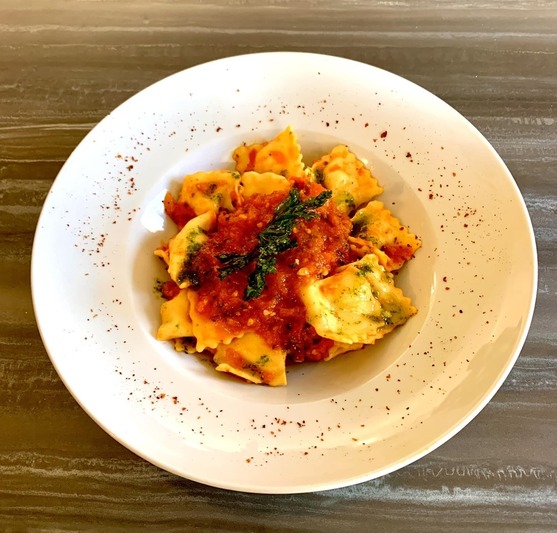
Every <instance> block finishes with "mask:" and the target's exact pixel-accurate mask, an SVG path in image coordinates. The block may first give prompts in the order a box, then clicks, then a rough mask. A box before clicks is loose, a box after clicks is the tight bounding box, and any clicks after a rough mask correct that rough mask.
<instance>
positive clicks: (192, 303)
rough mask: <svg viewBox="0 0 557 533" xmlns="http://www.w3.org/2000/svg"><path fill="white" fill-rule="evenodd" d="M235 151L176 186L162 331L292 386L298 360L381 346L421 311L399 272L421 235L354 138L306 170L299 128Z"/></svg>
mask: <svg viewBox="0 0 557 533" xmlns="http://www.w3.org/2000/svg"><path fill="white" fill-rule="evenodd" d="M232 159H233V162H234V165H235V169H234V170H217V171H199V172H196V173H193V174H190V175H187V176H185V177H184V179H183V183H182V185H181V189H180V191H179V195H178V196H177V197H174V196H173V195H172V194H171V193H167V194H166V197H165V199H164V208H165V212H166V214H167V215H168V217H169V218H170V219H171V220H172V221H173V222H174V223H175V224H176V226H177V233H176V234H175V235H174V236H173V237H172V238H171V239H170V240H169V241H168V242H167V243H164V244H162V245H161V246H160V247H159V248H157V249H156V250H155V254H156V255H157V256H158V257H160V258H161V259H162V261H164V263H165V268H166V270H167V272H168V275H169V279H168V281H165V282H164V283H163V284H162V286H161V291H162V295H163V297H164V299H165V301H164V302H163V303H162V305H161V323H160V327H159V328H158V332H157V338H158V339H159V340H161V341H172V342H173V343H174V347H175V349H176V350H177V351H179V352H187V353H190V354H193V353H201V352H208V353H210V354H211V357H212V358H213V361H214V363H215V366H216V370H218V371H222V372H229V373H231V374H234V375H236V376H238V377H240V378H243V379H244V380H247V381H248V382H252V383H260V384H267V385H271V386H279V385H286V368H287V365H288V364H293V363H301V362H303V361H327V360H330V359H332V358H333V357H336V356H338V355H340V354H343V353H346V352H349V351H352V350H358V349H360V348H362V347H363V346H364V345H369V344H374V343H375V342H376V341H377V340H379V339H381V338H382V337H384V336H385V335H386V334H387V333H389V332H391V331H392V330H393V329H395V328H396V327H397V326H400V325H402V324H404V323H405V322H406V321H407V320H408V319H409V318H410V317H411V316H412V315H414V314H415V313H416V312H417V310H416V308H415V307H414V306H413V305H412V303H411V301H410V299H409V298H408V297H406V296H405V295H404V294H403V293H402V291H401V289H400V288H398V287H396V286H395V283H394V274H395V273H396V272H397V271H398V270H400V269H401V268H402V267H403V266H404V264H405V263H406V262H407V261H408V260H410V259H411V258H412V257H413V256H414V253H415V251H416V250H417V249H418V248H419V247H420V245H421V243H420V240H419V239H418V237H416V235H414V234H412V233H411V232H410V231H409V229H408V228H407V227H405V226H404V225H403V224H401V222H400V221H399V220H398V219H397V218H396V217H395V216H394V215H393V214H392V213H391V212H390V211H389V210H388V209H387V208H386V207H385V205H384V204H383V203H382V202H381V201H379V200H377V199H375V198H376V197H377V196H378V195H380V194H381V193H382V192H383V188H382V187H381V185H380V184H379V183H378V181H377V179H376V178H375V177H374V176H373V175H372V173H371V171H370V169H369V168H367V167H366V165H364V163H363V162H362V161H361V160H360V159H358V158H357V156H356V155H355V154H354V153H352V152H351V151H350V150H349V148H348V147H347V146H345V145H338V146H336V147H334V148H333V149H332V150H331V151H330V152H329V153H328V154H326V155H324V156H322V157H321V158H319V159H317V160H316V161H314V162H313V163H312V164H311V165H305V164H304V162H303V160H302V152H301V148H300V145H299V144H298V140H297V137H296V134H295V133H294V131H293V130H292V129H291V128H290V127H288V128H286V129H285V130H284V131H282V132H281V133H279V134H278V135H277V136H276V137H275V138H274V139H272V140H269V141H265V142H261V143H258V144H250V145H248V144H243V145H241V146H239V147H238V148H237V149H236V150H234V152H233V154H232Z"/></svg>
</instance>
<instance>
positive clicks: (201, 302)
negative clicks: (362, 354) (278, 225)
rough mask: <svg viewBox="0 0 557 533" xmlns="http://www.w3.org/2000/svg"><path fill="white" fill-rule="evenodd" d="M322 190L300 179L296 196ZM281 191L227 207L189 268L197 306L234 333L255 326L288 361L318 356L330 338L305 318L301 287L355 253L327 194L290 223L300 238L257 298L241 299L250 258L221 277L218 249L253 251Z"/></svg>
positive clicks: (322, 354) (346, 222)
mask: <svg viewBox="0 0 557 533" xmlns="http://www.w3.org/2000/svg"><path fill="white" fill-rule="evenodd" d="M296 185H297V186H301V185H302V184H301V183H296ZM323 190H324V189H323V187H321V186H320V185H317V184H315V183H303V189H302V190H301V191H300V196H301V198H302V199H306V198H308V197H310V196H316V195H317V194H318V193H319V192H321V191H323ZM286 196H287V192H274V193H272V194H269V195H259V194H258V195H254V196H252V197H250V198H248V199H247V200H246V201H245V202H244V204H243V205H242V206H240V207H238V208H237V209H236V210H235V211H233V212H232V213H227V212H221V213H220V214H219V216H218V220H217V229H216V231H215V232H213V233H212V234H210V236H209V240H208V241H207V243H206V244H205V245H204V246H203V248H202V249H201V250H200V252H199V254H198V255H197V256H196V257H195V259H194V260H193V261H192V266H191V268H192V271H193V272H194V273H195V274H196V276H197V277H198V279H199V281H200V283H199V286H198V288H197V289H196V290H197V291H198V304H197V311H198V312H199V313H200V314H201V315H202V316H204V317H205V318H207V319H209V320H212V321H215V322H219V323H220V324H222V325H224V326H225V327H226V328H227V329H228V330H229V331H230V332H232V333H240V332H245V331H253V332H256V333H257V334H259V335H260V336H261V337H263V338H264V339H265V341H266V342H267V343H268V344H269V345H270V346H272V347H273V348H280V349H283V350H285V351H286V352H287V354H288V359H289V360H291V361H295V362H301V361H304V360H313V361H319V360H322V359H324V358H326V357H327V355H328V353H329V349H330V348H331V346H332V345H333V341H331V340H329V339H324V338H322V337H320V336H319V335H318V334H317V333H316V331H315V329H314V328H313V326H311V325H310V324H309V323H308V322H307V321H306V308H305V306H304V304H303V303H302V301H301V299H300V288H301V287H302V285H303V284H304V283H307V282H308V281H311V280H312V279H315V278H317V279H320V278H323V277H325V276H327V275H329V274H330V273H332V272H333V271H334V270H335V269H336V268H338V267H339V266H341V265H344V264H346V263H349V262H351V261H353V260H355V258H354V257H352V256H351V252H350V248H349V245H348V236H349V233H350V230H351V228H352V224H351V222H350V220H349V218H348V217H347V216H345V215H342V214H341V213H340V212H339V211H338V210H337V209H336V207H335V205H334V203H333V202H332V201H328V202H327V203H326V204H325V205H324V206H322V207H321V208H319V209H318V210H317V213H318V214H319V216H318V217H317V218H315V219H313V220H310V221H304V220H302V221H300V222H299V223H298V224H297V225H296V226H295V227H294V230H293V232H292V237H293V238H295V239H296V240H297V242H298V245H297V247H295V248H292V249H290V250H287V251H286V252H283V253H282V254H280V255H279V256H278V257H277V272H276V273H275V274H268V275H267V276H266V278H265V281H266V287H265V289H264V290H263V292H262V293H261V295H260V296H259V297H257V298H254V299H252V300H248V301H246V300H244V299H243V295H244V290H245V288H246V285H247V276H248V275H249V274H250V272H251V271H252V270H253V268H254V266H253V264H250V265H248V266H246V267H245V268H243V269H242V270H240V271H237V272H234V273H232V274H230V275H228V276H227V277H226V278H224V279H220V278H219V268H220V267H221V266H222V265H221V263H220V261H219V260H218V259H217V256H218V255H220V254H225V253H241V254H245V253H248V252H250V251H251V250H253V249H254V248H255V247H256V246H257V243H258V240H257V237H258V235H259V233H260V232H261V231H262V230H263V229H265V227H266V226H267V224H268V223H269V222H270V220H271V219H272V218H273V214H274V209H275V208H276V206H277V205H278V204H279V203H280V202H281V201H282V200H284V199H285V198H286ZM302 274H305V275H302Z"/></svg>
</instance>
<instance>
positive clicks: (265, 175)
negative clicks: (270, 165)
mask: <svg viewBox="0 0 557 533" xmlns="http://www.w3.org/2000/svg"><path fill="white" fill-rule="evenodd" d="M291 187H292V184H291V183H290V182H289V181H288V180H287V179H286V178H285V177H284V176H281V175H280V174H275V173H274V172H262V173H259V172H253V171H250V172H244V174H243V175H242V189H241V194H242V196H243V197H244V198H249V197H250V196H253V195H254V194H271V193H273V192H275V191H288V190H289V189H290V188H291Z"/></svg>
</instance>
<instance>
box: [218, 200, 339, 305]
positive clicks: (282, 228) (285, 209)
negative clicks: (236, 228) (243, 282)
mask: <svg viewBox="0 0 557 533" xmlns="http://www.w3.org/2000/svg"><path fill="white" fill-rule="evenodd" d="M331 195H332V192H331V191H323V192H321V193H320V194H318V195H317V196H314V197H312V198H308V199H307V200H306V201H305V202H303V201H301V200H300V192H299V191H298V189H291V190H290V193H289V194H288V196H287V197H286V198H285V199H284V200H283V201H282V202H281V203H280V204H279V205H278V206H277V207H276V208H275V214H274V216H273V218H272V219H271V221H270V222H269V224H268V225H267V227H266V228H265V229H264V230H263V231H262V232H261V233H260V234H259V235H258V236H257V240H258V244H257V246H256V247H255V248H254V249H253V250H252V251H251V252H249V253H247V254H236V253H230V254H220V255H218V256H217V259H218V260H219V261H220V262H221V263H222V265H223V266H222V268H219V277H220V278H221V279H224V278H225V277H226V276H228V275H229V274H232V273H233V272H237V271H238V270H241V269H242V268H244V267H245V266H247V265H249V264H250V263H251V262H253V261H255V268H254V270H253V272H251V274H250V275H249V276H248V285H247V287H246V289H245V291H244V300H251V299H253V298H257V297H258V296H260V295H261V293H262V292H263V289H264V288H265V276H266V275H267V274H274V273H275V272H276V271H277V255H278V254H280V253H282V252H285V251H286V250H289V249H291V248H295V247H296V246H297V245H298V243H297V242H296V240H295V239H291V234H292V230H293V229H294V226H295V225H296V224H297V223H298V222H299V221H300V220H311V219H313V218H315V217H316V216H317V213H315V209H317V208H318V207H321V206H322V205H323V204H324V203H325V202H326V201H327V200H328V199H329V198H330V197H331Z"/></svg>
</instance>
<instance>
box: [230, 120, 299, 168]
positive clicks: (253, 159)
mask: <svg viewBox="0 0 557 533" xmlns="http://www.w3.org/2000/svg"><path fill="white" fill-rule="evenodd" d="M232 158H233V159H234V161H236V170H237V171H238V172H240V173H242V174H243V173H244V172H249V171H255V172H259V173H264V172H273V173H274V174H280V175H281V176H284V177H286V178H292V177H300V176H303V175H304V165H303V163H302V151H301V148H300V145H299V144H298V139H297V137H296V134H295V133H294V131H292V128H291V127H290V126H289V127H287V128H286V129H285V130H284V131H282V132H281V133H279V134H278V135H277V136H276V137H275V138H274V139H273V140H272V141H268V142H264V143H260V144H250V145H248V146H245V145H243V146H239V147H238V148H236V150H234V153H233V154H232Z"/></svg>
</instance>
